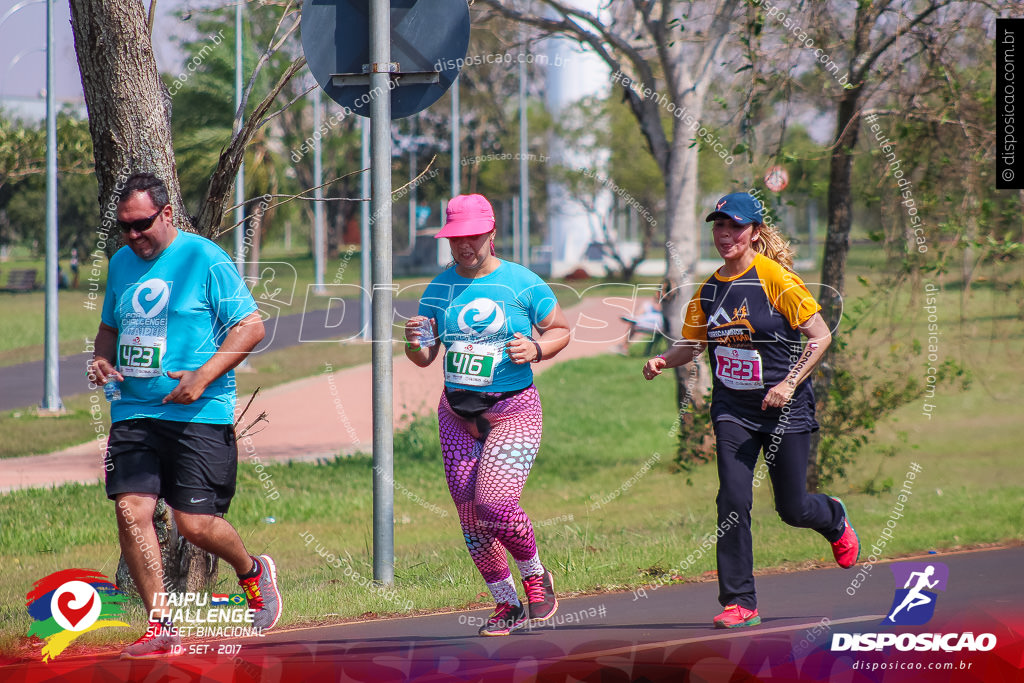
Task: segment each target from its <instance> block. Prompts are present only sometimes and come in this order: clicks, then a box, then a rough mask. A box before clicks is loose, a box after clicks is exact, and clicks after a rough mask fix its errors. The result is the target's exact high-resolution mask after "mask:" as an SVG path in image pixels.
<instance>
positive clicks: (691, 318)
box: [683, 280, 708, 342]
mask: <svg viewBox="0 0 1024 683" xmlns="http://www.w3.org/2000/svg"><path fill="white" fill-rule="evenodd" d="M704 284H707V281H706V280H705V282H704ZM704 284H702V285H701V286H700V287H698V288H697V292H696V293H695V294H694V295H693V298H692V299H690V303H688V304H686V310H685V311H683V339H689V340H690V341H699V342H704V341H707V338H708V319H707V316H705V315H704V309H703V308H701V306H700V293H701V292H702V291H704Z"/></svg>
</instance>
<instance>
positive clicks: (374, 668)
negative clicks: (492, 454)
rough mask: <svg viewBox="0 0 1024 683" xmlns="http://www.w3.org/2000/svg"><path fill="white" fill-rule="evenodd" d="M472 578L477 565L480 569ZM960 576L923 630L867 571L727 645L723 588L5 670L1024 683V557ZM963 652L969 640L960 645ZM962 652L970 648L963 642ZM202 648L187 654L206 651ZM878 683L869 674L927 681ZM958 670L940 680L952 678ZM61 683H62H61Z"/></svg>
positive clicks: (782, 589)
mask: <svg viewBox="0 0 1024 683" xmlns="http://www.w3.org/2000/svg"><path fill="white" fill-rule="evenodd" d="M862 559H863V558H862ZM466 561H467V562H468V559H467V560H466ZM911 561H914V562H936V561H937V562H942V563H945V564H946V565H947V566H948V568H949V579H948V583H947V586H946V590H945V591H944V592H939V593H938V595H937V598H936V603H935V613H934V617H933V618H932V619H931V620H930V621H929V622H928V623H927V624H925V625H923V626H900V627H885V626H881V625H880V622H881V620H882V619H883V618H884V616H885V614H886V613H887V611H888V610H889V608H890V606H891V603H892V600H893V595H894V581H893V573H892V572H891V571H890V568H889V565H888V564H886V563H880V564H877V565H874V568H873V570H872V572H870V574H869V576H870V578H867V579H866V580H863V581H861V582H860V583H859V584H858V585H859V587H858V588H857V589H854V590H853V593H854V595H852V596H851V595H850V594H849V591H848V590H847V589H851V586H852V584H851V580H853V579H854V578H855V577H856V574H857V573H856V571H855V570H840V569H838V568H829V569H818V570H811V571H801V572H793V573H787V574H776V575H770V576H760V577H758V580H757V581H758V592H759V596H760V605H759V608H760V612H761V614H762V618H763V619H764V622H763V623H762V625H760V626H757V627H753V628H747V629H738V630H736V631H720V630H715V629H713V628H710V627H709V620H710V618H711V616H713V614H714V613H715V612H717V611H718V610H717V608H718V605H717V601H716V593H717V585H716V584H715V583H713V582H708V583H697V584H684V585H678V586H667V587H662V588H660V589H659V590H657V591H656V592H651V593H649V595H648V597H646V598H644V597H642V596H639V595H638V594H635V593H631V592H628V593H613V594H603V595H592V596H586V597H579V598H563V599H562V600H561V604H560V607H559V610H558V613H557V614H556V615H555V617H554V618H553V620H552V621H553V622H555V623H554V625H553V626H551V627H547V628H543V629H536V630H533V631H530V632H519V633H516V634H513V635H511V636H509V637H505V638H481V637H479V636H476V635H475V633H476V629H477V625H476V624H477V623H479V620H480V619H482V618H485V617H486V614H487V612H486V611H483V610H478V611H474V612H457V613H449V614H434V615H428V616H419V617H410V618H403V619H391V620H379V621H357V622H353V623H348V624H343V625H338V626H323V627H319V628H310V629H301V630H299V629H296V630H290V631H289V630H283V631H278V632H271V633H270V634H268V635H267V636H266V637H264V638H249V639H245V640H235V641H230V640H229V641H219V642H214V643H213V647H215V648H219V647H224V648H225V649H226V647H227V646H229V645H241V650H240V651H239V652H238V653H237V655H235V656H234V657H231V656H228V655H225V654H222V655H219V656H218V655H216V654H206V655H196V654H191V655H190V654H187V653H186V654H184V655H183V656H181V657H179V658H177V659H174V660H170V661H163V662H122V661H120V660H118V659H116V658H115V657H116V653H106V654H104V655H96V656H93V657H88V658H77V659H65V660H62V659H58V660H56V661H54V662H51V663H50V664H49V665H47V666H45V667H44V666H43V665H41V664H38V663H31V664H20V665H11V666H6V667H0V680H4V681H8V680H11V681H36V680H57V679H56V678H55V677H57V676H61V678H60V679H59V680H64V681H79V680H83V681H84V680H90V681H92V680H118V681H128V680H132V681H141V680H198V678H199V677H200V676H202V678H203V680H209V681H229V680H235V681H265V682H274V683H277V682H279V681H339V680H343V681H375V682H376V681H382V682H388V681H417V682H423V683H426V682H434V681H437V682H441V681H445V682H447V681H488V682H490V681H533V680H540V681H579V680H587V681H684V680H689V681H708V682H714V681H844V682H846V681H849V682H859V681H926V682H929V681H1020V680H1024V671H1022V669H1021V666H1022V656H1024V655H1022V645H1024V599H1022V591H1021V580H1020V572H1019V567H1020V566H1021V565H1022V563H1024V547H1020V546H1017V547H1011V548H1003V549H996V550H986V551H975V552H964V553H955V554H946V555H927V556H924V557H921V558H914V559H913V560H911ZM966 631H971V632H972V633H973V634H975V635H977V636H980V635H981V634H982V633H991V634H993V635H994V636H995V638H996V640H997V642H996V646H995V648H994V649H993V650H992V651H989V652H899V651H896V648H895V647H888V648H887V649H886V650H885V651H883V652H832V651H831V650H830V645H831V643H832V642H833V634H851V633H852V634H857V633H873V632H890V633H895V634H907V633H963V632H966ZM957 638H959V636H958V637H957ZM954 642H956V641H954ZM204 644H206V643H204V642H203V641H198V640H193V641H191V642H186V644H185V648H186V649H189V648H190V647H191V649H193V650H195V649H197V648H200V647H202V646H203V645H204ZM917 664H920V665H921V666H922V669H920V670H917V669H909V670H908V669H887V670H883V671H865V670H864V669H865V668H866V667H883V666H885V667H897V666H900V667H902V666H906V667H914V666H916V665H917ZM947 664H948V665H949V666H950V667H951V668H950V669H944V668H943V669H939V670H936V669H929V668H927V667H936V666H938V667H946V666H947ZM51 676H52V677H54V678H52V679H51V678H49V677H51Z"/></svg>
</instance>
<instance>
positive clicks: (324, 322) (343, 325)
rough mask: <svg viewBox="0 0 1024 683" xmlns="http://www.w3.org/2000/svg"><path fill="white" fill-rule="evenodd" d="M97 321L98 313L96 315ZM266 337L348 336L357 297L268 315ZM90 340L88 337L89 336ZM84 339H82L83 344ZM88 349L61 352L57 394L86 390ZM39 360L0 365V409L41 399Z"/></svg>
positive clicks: (399, 304) (272, 345)
mask: <svg viewBox="0 0 1024 683" xmlns="http://www.w3.org/2000/svg"><path fill="white" fill-rule="evenodd" d="M417 306H418V302H416V301H405V300H401V301H395V302H394V310H395V320H396V321H400V320H404V319H406V318H408V317H410V316H412V315H414V314H415V313H416V308H417ZM96 319H97V323H96V324H97V325H99V316H98V315H97V317H96ZM264 324H265V326H266V330H267V336H266V338H265V339H264V340H263V341H262V342H260V345H259V346H258V347H257V348H256V349H255V352H256V353H262V352H264V351H277V350H280V349H285V348H288V347H290V346H295V345H297V344H300V343H303V342H314V341H315V342H325V341H330V340H338V341H340V340H344V339H350V338H352V337H353V336H354V335H356V334H358V333H359V330H360V325H359V300H358V299H335V300H333V301H332V302H331V307H330V308H325V309H320V310H314V311H305V312H303V313H293V314H291V315H283V316H271V317H269V318H268V319H267V320H266V321H265V322H264ZM90 341H91V340H90ZM84 345H85V341H84V340H83V348H84ZM91 357H92V353H76V354H74V355H70V356H61V358H60V362H59V365H58V372H59V375H60V395H61V396H62V397H64V398H67V397H70V396H74V395H75V394H82V393H85V392H87V391H89V380H88V379H87V378H86V376H85V371H86V368H87V367H88V363H89V359H90V358H91ZM44 372H45V368H44V364H43V361H34V362H31V363H22V364H20V365H10V366H7V367H4V368H0V389H2V390H0V410H15V409H17V408H25V407H29V406H38V405H40V403H42V400H43V377H44Z"/></svg>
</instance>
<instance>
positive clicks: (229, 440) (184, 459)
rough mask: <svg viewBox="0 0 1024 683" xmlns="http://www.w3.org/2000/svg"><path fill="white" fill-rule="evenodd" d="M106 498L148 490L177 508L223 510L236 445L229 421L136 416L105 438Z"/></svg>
mask: <svg viewBox="0 0 1024 683" xmlns="http://www.w3.org/2000/svg"><path fill="white" fill-rule="evenodd" d="M106 463H107V465H106V467H107V497H108V498H110V499H111V500H114V499H115V498H116V497H117V496H118V495H119V494H122V493H152V494H155V495H157V496H159V497H161V498H163V499H164V500H166V501H167V504H168V505H170V506H171V507H172V508H173V509H175V510H181V511H182V512H195V513H201V514H218V513H219V514H223V513H225V512H227V511H228V506H229V505H230V504H231V498H232V497H234V495H235V477H236V475H237V472H238V448H237V446H236V444H235V428H234V426H233V425H229V424H206V423H202V422H172V421H170V420H157V419H154V418H148V417H146V418H138V419H134V420H122V421H121V422H115V423H114V424H113V425H111V427H110V438H109V439H108V440H107V459H106Z"/></svg>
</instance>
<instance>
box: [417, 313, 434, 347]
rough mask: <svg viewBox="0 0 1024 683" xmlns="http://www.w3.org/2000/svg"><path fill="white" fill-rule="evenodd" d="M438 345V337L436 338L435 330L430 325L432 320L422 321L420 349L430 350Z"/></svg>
mask: <svg viewBox="0 0 1024 683" xmlns="http://www.w3.org/2000/svg"><path fill="white" fill-rule="evenodd" d="M435 344H437V337H435V336H434V328H433V327H431V325H430V318H427V319H426V320H421V321H420V348H424V349H429V348H430V347H431V346H434V345H435Z"/></svg>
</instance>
